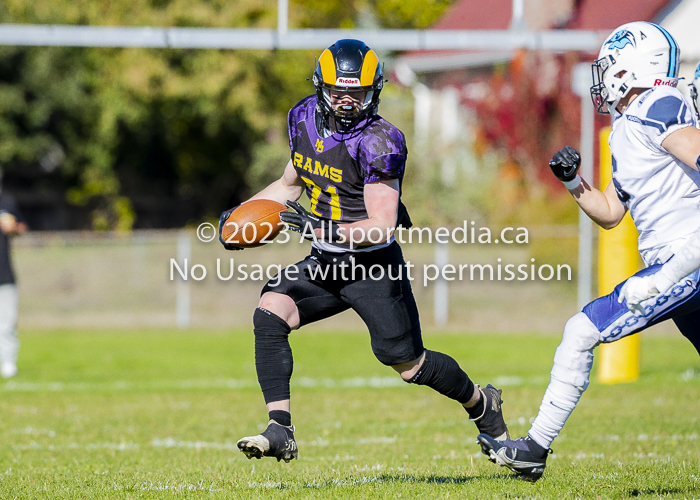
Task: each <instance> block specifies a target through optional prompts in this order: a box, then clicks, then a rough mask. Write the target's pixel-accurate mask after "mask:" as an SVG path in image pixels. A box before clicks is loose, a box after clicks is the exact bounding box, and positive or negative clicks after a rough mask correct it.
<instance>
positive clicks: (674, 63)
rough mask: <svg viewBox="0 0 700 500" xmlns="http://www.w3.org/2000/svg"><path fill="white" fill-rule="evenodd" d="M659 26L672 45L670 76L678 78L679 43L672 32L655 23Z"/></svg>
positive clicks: (669, 62)
mask: <svg viewBox="0 0 700 500" xmlns="http://www.w3.org/2000/svg"><path fill="white" fill-rule="evenodd" d="M650 24H654V23H650ZM654 26H656V27H657V28H659V31H661V33H663V35H664V36H665V37H666V40H668V43H669V44H670V45H671V54H670V57H669V61H668V77H669V78H676V77H677V76H678V64H679V63H680V57H678V55H679V54H678V52H679V50H678V45H677V44H676V41H675V40H674V39H673V37H672V36H671V34H670V33H669V32H668V31H666V30H665V29H663V28H662V27H661V26H659V25H658V24H654Z"/></svg>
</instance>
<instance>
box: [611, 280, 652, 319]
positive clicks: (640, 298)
mask: <svg viewBox="0 0 700 500" xmlns="http://www.w3.org/2000/svg"><path fill="white" fill-rule="evenodd" d="M654 276H655V275H654V274H650V275H648V276H641V277H639V276H632V277H631V278H629V279H628V280H627V281H626V282H625V284H624V285H622V289H621V290H620V296H619V297H618V298H617V301H618V302H619V303H620V304H622V301H623V300H625V299H626V300H627V309H629V310H630V311H632V312H633V313H634V315H635V316H641V315H642V314H644V307H643V306H642V305H641V303H642V302H644V301H645V300H647V299H650V298H652V297H656V296H657V295H659V290H658V289H657V288H656V283H655V280H654Z"/></svg>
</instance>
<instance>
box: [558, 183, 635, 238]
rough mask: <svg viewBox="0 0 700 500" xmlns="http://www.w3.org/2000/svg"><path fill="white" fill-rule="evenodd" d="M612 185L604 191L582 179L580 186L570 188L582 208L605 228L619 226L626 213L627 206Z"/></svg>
mask: <svg viewBox="0 0 700 500" xmlns="http://www.w3.org/2000/svg"><path fill="white" fill-rule="evenodd" d="M610 186H612V183H611V184H610ZM610 186H609V187H608V188H606V190H605V192H602V191H600V190H598V189H596V188H594V187H592V186H591V185H589V184H588V183H587V182H586V181H585V180H584V179H581V184H579V185H578V187H576V188H575V189H571V190H569V193H571V196H573V197H574V200H576V203H578V205H579V206H580V207H581V210H583V211H584V213H585V214H586V215H587V216H588V217H589V218H590V219H591V220H592V221H593V222H595V223H596V224H598V225H599V226H600V227H602V228H603V229H612V228H614V227H615V226H617V225H618V224H619V223H620V221H621V220H622V218H623V217H624V215H625V213H626V208H625V207H624V206H623V205H622V204H621V203H620V202H619V201H618V200H617V197H616V195H615V193H614V187H613V188H611V187H610Z"/></svg>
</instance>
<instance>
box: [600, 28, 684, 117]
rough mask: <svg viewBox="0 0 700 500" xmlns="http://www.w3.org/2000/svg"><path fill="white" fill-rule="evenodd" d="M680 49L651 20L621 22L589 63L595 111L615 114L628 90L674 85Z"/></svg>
mask: <svg viewBox="0 0 700 500" xmlns="http://www.w3.org/2000/svg"><path fill="white" fill-rule="evenodd" d="M680 61H681V51H680V49H679V48H678V44H677V43H676V41H675V40H674V39H673V37H672V36H671V35H670V33H669V32H668V31H666V30H665V29H663V28H662V27H661V26H658V25H656V24H654V23H648V22H645V21H636V22H633V23H627V24H623V25H622V26H620V27H619V28H617V29H616V30H615V31H613V33H612V35H610V36H609V37H608V39H607V40H605V42H604V43H603V47H602V48H601V49H600V53H599V54H598V59H596V60H595V61H594V62H593V86H592V87H591V98H593V104H594V105H595V107H596V109H597V110H598V112H599V113H612V114H613V116H618V115H619V114H620V113H619V111H618V110H617V105H618V104H619V103H620V100H621V99H622V98H624V97H625V96H626V95H627V93H628V92H629V91H630V89H633V88H643V89H644V88H651V87H656V86H658V85H669V86H672V87H675V86H676V85H677V84H678V68H679V66H680Z"/></svg>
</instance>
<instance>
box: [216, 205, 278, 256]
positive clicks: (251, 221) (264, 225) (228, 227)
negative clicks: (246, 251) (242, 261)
mask: <svg viewBox="0 0 700 500" xmlns="http://www.w3.org/2000/svg"><path fill="white" fill-rule="evenodd" d="M286 210H287V207H285V206H284V205H282V204H281V203H278V202H276V201H272V200H252V201H248V202H246V203H243V204H242V205H241V206H240V207H238V208H237V209H236V210H234V211H233V213H231V215H229V217H228V219H226V223H225V224H224V227H223V229H222V230H221V237H222V238H223V239H224V241H226V242H227V243H231V244H232V245H236V246H238V247H241V248H254V247H259V246H262V245H264V244H266V243H270V242H271V241H272V240H273V239H274V238H275V236H277V235H278V234H279V232H280V231H281V230H282V228H283V227H284V224H283V223H282V221H281V220H280V212H285V211H286Z"/></svg>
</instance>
